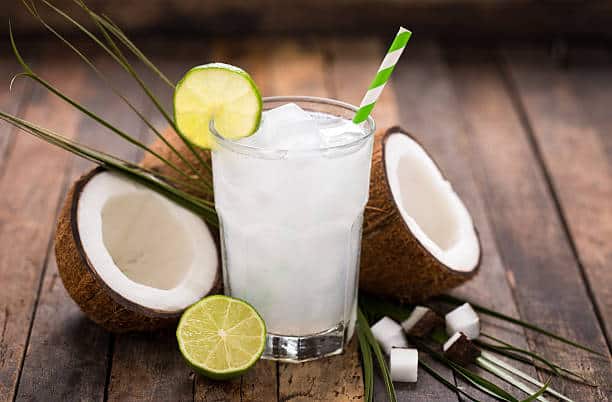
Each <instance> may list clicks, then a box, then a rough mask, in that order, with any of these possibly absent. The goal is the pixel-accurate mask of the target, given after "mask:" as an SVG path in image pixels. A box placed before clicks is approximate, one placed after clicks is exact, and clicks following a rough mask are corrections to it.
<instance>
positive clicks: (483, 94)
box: [450, 49, 610, 401]
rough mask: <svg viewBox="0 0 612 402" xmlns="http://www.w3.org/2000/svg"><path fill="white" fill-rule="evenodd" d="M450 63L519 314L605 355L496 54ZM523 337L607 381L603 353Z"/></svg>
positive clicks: (567, 387)
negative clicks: (495, 62)
mask: <svg viewBox="0 0 612 402" xmlns="http://www.w3.org/2000/svg"><path fill="white" fill-rule="evenodd" d="M450 65H451V71H452V77H453V80H454V84H455V89H456V91H457V96H458V98H459V99H461V103H460V107H461V111H462V112H463V113H464V116H465V119H466V123H467V124H468V126H469V129H468V130H469V134H470V135H469V136H468V138H469V139H470V144H471V152H472V160H473V163H474V166H475V168H474V172H475V175H476V178H477V180H478V183H479V186H480V187H481V189H482V190H483V192H484V194H485V199H486V206H487V212H488V216H489V219H490V221H491V223H492V224H493V228H494V232H495V236H496V240H497V244H498V248H499V251H500V253H501V257H502V261H503V262H504V264H505V266H506V267H507V268H508V269H510V270H511V272H512V273H513V277H514V278H515V281H516V286H515V287H514V294H515V298H516V302H517V305H518V308H519V312H520V315H521V317H522V318H523V319H525V320H527V321H530V322H533V323H535V324H537V325H540V326H542V327H545V328H548V329H550V330H552V331H554V332H557V333H560V334H561V335H563V336H566V337H568V338H573V339H576V340H577V341H579V342H582V343H585V344H589V345H591V346H592V347H594V348H595V349H596V350H598V351H601V353H607V351H606V349H607V348H606V345H605V341H604V338H603V335H602V332H601V329H600V327H599V325H598V323H597V318H596V316H595V314H594V311H593V308H592V307H593V306H592V305H591V303H590V300H589V298H588V295H587V292H586V289H585V287H584V283H583V282H582V278H581V276H580V272H579V268H578V265H577V263H576V260H575V258H574V255H573V254H572V252H571V247H570V244H569V242H568V239H567V237H566V233H564V231H563V227H562V225H561V222H560V219H559V215H558V211H557V210H556V207H555V204H554V202H553V199H552V196H551V194H550V192H549V190H550V189H549V188H548V186H547V184H546V180H545V177H544V174H543V172H542V170H541V166H540V165H539V163H538V161H537V158H536V155H535V154H534V150H533V148H532V147H531V144H530V139H529V137H528V133H527V132H526V131H525V127H524V125H523V124H522V123H523V122H522V121H521V119H520V116H519V115H518V114H517V112H516V110H515V104H514V103H513V102H512V99H511V97H510V96H509V95H511V94H509V93H508V88H507V86H506V85H505V83H504V81H503V79H502V77H501V76H500V74H499V69H498V67H497V66H496V65H495V64H494V58H492V57H491V55H487V54H486V53H485V54H482V53H480V52H477V51H470V50H469V49H461V52H456V53H455V52H453V53H452V54H451V64H450ZM560 301H562V303H560ZM528 340H529V344H530V347H531V349H532V350H537V351H538V352H540V353H542V354H544V355H545V356H547V357H548V358H551V359H552V360H554V361H556V362H558V363H560V364H562V365H565V366H567V367H569V368H571V369H574V370H576V371H578V372H580V373H581V374H582V375H584V376H585V377H587V378H590V379H591V380H592V381H593V382H595V383H597V384H601V385H604V384H607V383H608V380H609V378H610V372H609V360H608V359H607V358H597V357H595V356H593V355H588V354H586V353H582V352H579V351H577V350H576V349H574V348H570V347H567V346H565V345H563V344H561V343H559V342H556V341H553V340H551V339H549V338H547V337H544V336H540V335H534V334H532V333H528ZM555 388H556V389H558V390H559V391H561V392H564V393H566V394H568V395H569V396H570V397H572V398H574V399H580V400H588V401H596V400H597V401H598V400H604V399H605V398H606V396H605V395H604V393H605V392H606V391H604V390H602V389H596V388H591V387H587V386H581V385H578V384H575V383H572V382H569V381H559V382H558V383H557V382H555Z"/></svg>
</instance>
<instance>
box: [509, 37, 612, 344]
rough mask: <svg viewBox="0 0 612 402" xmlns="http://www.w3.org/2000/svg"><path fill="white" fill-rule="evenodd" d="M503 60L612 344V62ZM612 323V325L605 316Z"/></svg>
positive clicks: (527, 54)
mask: <svg viewBox="0 0 612 402" xmlns="http://www.w3.org/2000/svg"><path fill="white" fill-rule="evenodd" d="M504 56H505V57H504V58H505V62H506V64H507V66H508V71H509V73H510V74H511V79H512V82H513V84H514V85H515V87H516V91H517V95H518V97H519V100H520V102H521V103H522V105H523V106H524V108H525V113H526V116H527V118H528V119H529V122H530V124H531V128H532V130H533V135H534V138H535V141H536V143H537V145H538V148H539V151H540V153H541V157H542V159H543V161H544V164H545V167H546V170H547V172H548V175H549V178H550V180H551V184H552V186H553V188H554V190H555V192H556V195H557V197H558V202H559V205H560V207H561V210H562V212H563V215H564V217H565V222H566V224H567V226H568V230H569V231H570V233H571V236H572V239H573V242H574V244H575V247H576V251H577V253H578V257H579V260H580V262H581V264H582V266H583V269H584V271H585V275H586V278H587V280H588V283H589V286H590V288H591V291H592V293H593V296H594V299H595V303H596V306H597V307H598V309H599V317H600V319H601V320H604V321H605V322H604V323H603V325H604V326H605V330H606V333H607V338H608V346H610V339H611V338H612V320H611V319H610V317H612V286H610V279H609V278H610V271H609V268H610V263H612V242H611V241H610V239H612V206H611V204H610V200H611V199H612V164H611V161H612V155H611V153H610V151H612V148H610V149H608V148H607V146H606V142H609V144H610V145H612V115H611V114H610V108H609V105H610V104H612V59H611V57H610V52H609V51H608V50H607V49H603V48H596V49H590V50H578V49H574V50H573V51H571V53H570V54H569V55H568V57H569V60H568V65H567V66H566V67H565V68H564V66H563V65H561V61H556V62H555V60H553V58H552V57H550V55H549V53H548V52H546V50H545V49H542V48H539V49H538V48H533V47H532V48H528V47H522V48H517V47H515V48H510V49H507V50H506V51H505V52H504ZM606 317H607V318H608V320H607V321H606V320H605V318H606Z"/></svg>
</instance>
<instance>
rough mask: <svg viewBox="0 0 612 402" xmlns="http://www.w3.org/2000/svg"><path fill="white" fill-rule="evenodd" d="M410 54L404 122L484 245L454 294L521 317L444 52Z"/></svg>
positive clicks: (495, 328) (515, 338) (489, 327)
mask: <svg viewBox="0 0 612 402" xmlns="http://www.w3.org/2000/svg"><path fill="white" fill-rule="evenodd" d="M407 51H408V49H407ZM408 55H409V57H408V58H407V59H406V60H404V61H403V63H402V64H400V65H398V67H397V70H396V72H395V81H394V82H395V84H396V91H395V93H396V96H397V102H398V105H399V108H400V110H401V113H400V122H401V124H402V126H404V127H405V128H406V129H408V130H409V131H411V132H413V133H414V135H415V136H416V137H417V138H418V140H419V141H420V142H421V143H422V144H423V146H424V147H425V148H426V149H427V150H428V151H429V152H430V153H431V155H432V156H433V157H434V158H435V159H436V161H437V162H438V164H439V165H440V167H441V169H442V170H443V171H444V173H445V174H446V175H447V177H448V179H449V180H450V182H451V183H452V185H453V188H454V190H455V191H457V193H458V194H459V196H460V197H461V199H462V200H463V202H464V203H465V204H466V207H467V208H468V210H469V211H470V213H471V215H472V219H473V221H474V224H475V226H476V228H477V230H478V233H479V236H480V241H481V246H482V252H483V257H482V258H483V260H482V266H481V269H480V272H479V273H478V275H477V276H476V277H475V278H474V279H472V280H471V281H468V282H467V283H466V284H465V285H463V286H461V287H460V288H458V289H457V290H455V291H454V292H453V294H456V295H457V296H460V297H463V298H465V299H467V300H469V301H473V302H475V303H478V304H482V305H484V306H487V307H490V308H492V309H494V310H496V311H500V312H503V313H505V314H508V315H510V316H513V317H516V318H518V311H517V308H516V305H515V302H514V299H513V289H512V287H513V286H514V283H513V282H512V281H509V280H508V275H507V272H506V267H505V266H504V264H503V262H502V261H501V258H500V255H499V251H498V249H497V245H496V242H495V236H494V234H493V232H492V229H491V224H490V223H489V220H488V217H487V214H486V208H485V205H484V201H483V198H482V193H481V190H480V189H479V188H478V185H477V183H476V181H475V179H474V172H473V171H472V169H473V167H472V165H471V163H470V162H471V161H470V160H469V156H470V153H469V142H468V137H469V136H470V132H469V131H468V130H466V127H465V123H464V120H463V116H462V115H461V112H460V106H459V103H460V100H459V99H458V98H457V97H456V95H455V92H454V88H453V83H452V79H451V75H450V72H449V69H448V66H447V65H446V63H445V61H444V59H443V54H442V52H441V50H440V48H439V46H438V45H436V44H434V43H431V42H425V41H421V42H416V43H413V44H411V47H410V49H409V53H408ZM482 330H483V331H486V332H487V333H489V334H491V335H494V336H498V337H500V338H503V339H506V340H507V341H509V342H510V343H512V344H514V345H516V346H519V347H526V346H527V343H526V340H525V336H524V333H523V332H522V331H521V330H520V329H516V327H510V326H508V325H504V324H503V323H501V322H499V321H495V322H491V321H488V320H486V319H485V318H484V317H483V323H482ZM512 364H513V365H515V366H516V367H519V368H521V369H522V370H524V371H525V372H529V373H531V374H535V371H534V370H532V369H529V368H528V367H526V366H524V365H521V364H519V363H516V362H513V363H512ZM474 370H475V371H477V372H479V373H480V374H482V375H483V376H484V377H485V378H487V379H489V380H493V381H494V382H495V383H497V384H499V385H500V386H501V387H502V388H504V389H506V390H507V391H510V392H513V393H515V391H516V390H515V389H513V388H512V386H510V385H509V384H506V383H504V382H503V381H499V380H498V379H497V378H495V377H493V376H491V375H489V374H488V373H486V372H483V370H479V369H477V368H474ZM458 383H460V384H462V385H465V386H466V387H467V388H469V389H470V392H471V393H472V394H473V395H475V396H476V397H477V398H478V399H479V400H491V397H489V396H487V395H485V394H483V393H480V392H479V391H477V390H476V389H474V388H473V387H469V386H467V384H466V383H465V382H464V381H461V380H458Z"/></svg>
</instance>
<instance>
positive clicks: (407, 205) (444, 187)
mask: <svg viewBox="0 0 612 402" xmlns="http://www.w3.org/2000/svg"><path fill="white" fill-rule="evenodd" d="M372 159H373V164H372V176H371V182H370V200H369V203H368V207H366V211H365V218H364V222H365V226H364V231H363V240H362V254H361V274H360V285H361V288H362V289H364V290H366V291H368V292H371V293H374V294H378V295H382V296H390V297H394V298H396V299H401V300H403V301H410V302H417V301H420V300H424V299H426V298H428V297H430V296H432V295H435V294H440V293H442V292H444V291H446V290H448V289H450V288H452V287H455V286H457V285H459V284H461V283H463V282H464V281H466V280H468V279H469V278H471V277H472V276H474V274H475V273H476V272H477V270H478V267H479V265H480V257H481V248H480V242H479V238H478V235H477V232H476V229H475V228H474V224H473V222H472V218H471V216H470V214H469V212H468V210H467V208H466V207H465V205H464V204H463V202H462V201H461V199H460V198H459V196H458V195H457V194H456V193H455V191H454V190H453V188H452V186H451V184H450V183H449V182H448V181H447V180H446V179H445V177H444V176H443V174H442V172H441V171H440V169H439V168H438V166H437V164H436V163H435V162H434V160H433V159H432V158H431V157H430V156H429V154H428V153H427V152H426V151H425V149H424V148H423V147H422V146H421V145H420V144H419V143H418V142H417V141H416V140H415V139H414V138H413V137H412V136H411V135H410V134H408V133H407V132H406V131H404V130H402V129H401V128H399V127H392V128H390V129H389V130H387V131H386V132H385V133H384V135H383V136H382V139H381V140H378V139H377V143H376V145H375V149H374V154H373V158H372Z"/></svg>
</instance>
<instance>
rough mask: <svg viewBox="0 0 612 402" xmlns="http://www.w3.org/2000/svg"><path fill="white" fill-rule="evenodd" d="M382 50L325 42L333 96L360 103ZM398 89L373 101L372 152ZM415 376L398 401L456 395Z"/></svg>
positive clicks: (377, 45)
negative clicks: (375, 132) (374, 128)
mask: <svg viewBox="0 0 612 402" xmlns="http://www.w3.org/2000/svg"><path fill="white" fill-rule="evenodd" d="M411 46H412V44H411ZM385 50H386V49H385V44H383V43H382V42H381V41H379V40H377V39H375V38H369V39H367V40H360V41H359V42H355V41H352V40H349V39H346V40H333V41H332V42H331V43H329V44H328V45H327V46H326V53H327V54H328V58H329V63H330V72H329V75H330V77H331V85H332V88H333V96H334V97H335V98H338V99H341V100H343V101H346V102H350V103H352V104H355V105H358V104H359V102H361V98H362V96H363V94H364V91H365V88H367V87H368V86H369V85H370V80H371V79H372V77H373V76H374V75H375V74H376V70H377V69H378V66H379V64H380V61H381V57H382V56H383V55H384V52H385ZM407 51H408V50H407ZM401 63H406V60H402V61H401ZM395 74H397V72H396V73H395ZM395 74H394V75H395ZM402 90H411V89H410V88H404V86H403V85H402V83H401V82H398V80H396V77H394V78H393V79H392V80H391V81H390V82H389V83H388V84H387V87H386V88H385V90H384V91H383V93H382V95H381V97H380V99H379V100H378V102H377V104H376V108H375V109H374V111H373V116H374V119H375V121H376V125H377V127H378V129H377V139H376V143H375V145H374V150H375V151H374V152H377V151H376V150H377V149H379V148H380V139H379V138H378V137H380V135H381V134H382V133H383V132H384V131H385V130H386V128H388V127H390V126H393V125H397V124H398V123H399V122H400V119H401V118H403V114H404V105H403V104H401V103H399V102H398V99H397V98H396V94H397V93H398V91H402ZM428 362H429V363H430V365H432V366H433V367H435V368H436V369H437V370H438V371H439V372H440V373H442V374H443V375H444V376H446V377H447V378H448V379H449V380H451V381H452V379H453V378H452V374H451V373H450V372H449V371H448V370H447V369H446V368H444V367H442V366H441V365H438V364H436V363H435V362H431V361H428ZM418 375H419V381H418V382H417V383H416V384H402V383H396V384H395V386H396V392H397V397H398V400H399V401H410V400H424V401H425V400H427V401H433V400H439V401H454V400H458V398H457V395H456V394H455V393H454V392H453V391H450V390H449V389H448V388H446V387H445V386H444V385H442V384H440V383H439V382H438V381H436V380H435V379H434V378H433V377H431V376H430V375H429V374H427V373H426V372H424V371H423V370H419V373H418ZM375 378H376V382H375V387H374V388H375V398H376V400H377V401H379V400H380V401H384V400H386V391H385V388H384V384H383V382H382V379H381V378H380V377H379V376H378V375H377V376H376V377H375Z"/></svg>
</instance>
